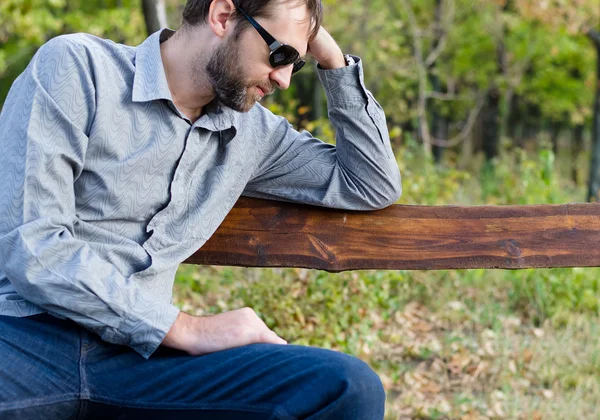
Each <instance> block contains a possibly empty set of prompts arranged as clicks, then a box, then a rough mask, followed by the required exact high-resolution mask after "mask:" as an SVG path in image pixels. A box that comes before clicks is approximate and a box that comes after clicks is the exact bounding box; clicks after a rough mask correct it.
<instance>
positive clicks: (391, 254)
mask: <svg viewBox="0 0 600 420" xmlns="http://www.w3.org/2000/svg"><path fill="white" fill-rule="evenodd" d="M186 263H193V264H212V265H237V266H246V267H304V268H316V269H321V270H326V271H331V272H339V271H345V270H358V269H383V270H438V269H460V268H507V269H522V268H536V267H592V266H595V267H597V266H600V204H563V205H534V206H474V207H461V206H437V207H423V206H401V205H395V206H391V207H389V208H387V209H384V210H379V211H373V212H351V211H343V210H332V209H324V208H319V207H310V206H303V205H297V204H288V203H280V202H274V201H266V200H256V199H250V198H242V199H240V200H239V201H238V203H237V204H236V205H235V207H234V208H233V210H232V211H231V212H230V214H229V215H228V216H227V218H226V219H225V221H224V222H223V224H222V225H221V226H220V227H219V229H218V230H217V232H216V233H215V235H213V237H212V238H211V239H210V240H209V241H208V242H207V243H206V244H205V245H204V246H203V247H202V249H200V250H199V251H198V252H196V253H195V254H194V255H193V256H192V257H191V258H190V259H188V260H187V261H186Z"/></svg>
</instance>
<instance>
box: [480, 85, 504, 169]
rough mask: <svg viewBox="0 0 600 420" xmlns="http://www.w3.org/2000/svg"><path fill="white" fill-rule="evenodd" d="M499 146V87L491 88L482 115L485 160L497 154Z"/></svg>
mask: <svg viewBox="0 0 600 420" xmlns="http://www.w3.org/2000/svg"><path fill="white" fill-rule="evenodd" d="M499 146H500V89H498V88H494V89H491V90H490V92H489V93H488V98H487V105H486V107H485V111H484V116H483V152H484V153H485V160H486V161H490V160H492V159H493V158H495V157H496V156H498V151H499Z"/></svg>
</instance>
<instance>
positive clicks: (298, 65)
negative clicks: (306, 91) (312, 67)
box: [292, 60, 306, 74]
mask: <svg viewBox="0 0 600 420" xmlns="http://www.w3.org/2000/svg"><path fill="white" fill-rule="evenodd" d="M305 64H306V61H304V60H298V61H296V62H295V63H294V69H293V70H292V74H296V73H298V72H299V71H300V70H302V67H304V65H305Z"/></svg>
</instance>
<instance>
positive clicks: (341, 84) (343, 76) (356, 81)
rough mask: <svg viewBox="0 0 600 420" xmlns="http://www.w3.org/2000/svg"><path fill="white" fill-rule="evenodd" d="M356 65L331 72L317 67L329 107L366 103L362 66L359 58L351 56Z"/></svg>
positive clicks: (366, 96)
mask: <svg viewBox="0 0 600 420" xmlns="http://www.w3.org/2000/svg"><path fill="white" fill-rule="evenodd" d="M352 57H353V58H354V61H355V62H356V64H353V65H350V66H346V67H340V68H338V69H333V70H324V69H322V68H320V67H319V66H317V74H318V75H319V79H320V80H321V84H322V85H323V87H324V88H325V93H326V95H327V102H328V103H329V105H331V106H341V107H344V106H347V105H352V106H356V105H357V104H360V105H365V104H366V103H367V101H368V95H367V89H366V87H365V82H364V73H363V64H362V60H361V59H360V58H359V57H356V56H352Z"/></svg>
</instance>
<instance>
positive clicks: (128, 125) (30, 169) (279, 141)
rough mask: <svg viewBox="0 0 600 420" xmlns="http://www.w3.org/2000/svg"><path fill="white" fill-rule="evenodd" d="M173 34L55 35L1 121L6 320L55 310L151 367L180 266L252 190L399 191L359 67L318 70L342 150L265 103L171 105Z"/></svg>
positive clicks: (0, 310) (378, 200)
mask: <svg viewBox="0 0 600 420" xmlns="http://www.w3.org/2000/svg"><path fill="white" fill-rule="evenodd" d="M171 34H172V31H169V30H163V31H159V32H157V33H155V34H154V35H152V36H150V37H149V38H148V39H147V40H146V41H144V42H143V43H142V44H141V45H140V46H138V47H135V48H134V47H129V46H124V45H119V44H115V43H113V42H111V41H108V40H103V39H99V38H97V37H94V36H91V35H86V34H75V35H65V36H60V37H57V38H54V39H53V40H51V41H49V42H48V43H46V44H45V45H44V46H42V47H41V48H40V50H39V51H38V52H37V53H36V55H35V56H34V58H33V59H32V61H31V63H30V64H29V66H28V67H27V69H26V70H25V71H24V72H23V74H21V75H20V76H19V77H18V78H17V80H16V81H15V82H14V84H13V86H12V88H11V90H10V93H9V95H8V97H7V100H6V102H5V104H4V107H3V109H2V113H1V114H0V315H8V316H29V315H33V314H38V313H44V312H48V313H51V314H53V315H56V316H58V317H64V318H69V319H72V320H74V321H75V322H77V323H79V324H80V325H82V326H84V327H85V328H88V329H90V330H92V331H94V332H96V333H98V334H99V335H100V336H101V337H102V338H103V339H104V340H106V341H109V342H112V343H116V344H122V345H128V346H131V347H132V348H133V349H135V350H136V351H137V352H139V353H140V354H141V355H142V356H144V357H149V356H150V355H151V354H152V352H154V350H155V349H156V348H157V347H158V346H159V345H160V343H161V342H162V340H163V338H164V337H165V335H166V334H167V332H168V331H169V329H170V328H171V326H172V325H173V323H174V322H175V319H176V318H177V315H178V314H179V309H178V308H177V307H176V306H174V305H173V304H172V302H171V299H172V286H173V281H174V278H175V272H176V270H177V267H178V265H179V264H180V263H181V262H182V261H184V260H185V259H187V258H188V257H189V256H190V255H191V254H193V253H194V252H195V251H196V250H197V249H199V248H200V247H201V246H202V245H203V244H204V243H205V242H206V240H207V239H208V238H209V237H210V236H211V235H212V234H213V232H214V231H215V230H216V229H217V227H218V226H219V224H220V223H221V222H222V221H223V219H224V218H225V216H226V215H227V213H228V212H229V210H230V209H231V208H232V206H233V205H234V204H235V202H236V201H237V199H238V198H239V197H240V195H242V194H244V195H247V196H252V197H260V198H267V199H277V200H283V201H291V202H301V203H308V204H313V205H319V206H327V207H335V208H343V209H352V210H369V209H377V208H382V207H385V206H388V205H390V204H392V203H393V202H394V201H396V200H397V199H398V197H399V196H400V192H401V187H400V174H399V171H398V165H397V163H396V160H395V157H394V154H393V152H392V149H391V146H390V142H389V137H388V132H387V129H386V124H385V116H384V113H383V111H382V109H381V107H380V106H379V104H378V103H377V102H376V101H375V99H374V98H373V96H372V95H371V94H370V93H369V92H368V91H367V89H366V88H365V86H364V82H363V70H362V62H361V61H360V60H358V59H357V60H358V63H357V64H355V65H352V66H348V67H346V68H341V69H335V70H327V71H324V70H318V72H319V77H320V80H321V83H322V84H323V86H324V88H325V92H326V95H327V99H328V107H329V117H330V119H331V122H332V124H333V126H334V128H335V130H336V133H337V139H336V146H333V145H330V144H327V143H324V142H321V141H320V140H318V139H315V138H313V137H312V136H311V135H310V134H309V133H307V132H298V131H296V130H294V129H293V128H292V127H291V126H290V124H289V123H288V122H287V121H286V120H285V119H284V118H281V117H278V116H275V115H273V114H272V113H271V112H269V111H268V110H267V109H265V108H264V107H262V106H260V105H259V104H257V105H255V106H254V107H253V108H252V110H251V111H250V112H248V113H237V112H234V111H233V110H231V109H229V108H226V107H223V106H220V105H219V104H216V103H215V104H210V105H209V106H207V107H206V110H205V111H206V112H205V113H204V115H203V116H202V117H201V118H199V119H198V120H197V121H195V122H191V121H190V120H189V119H188V118H187V117H186V116H185V115H184V114H182V113H181V112H180V111H179V110H178V109H177V107H176V106H175V105H174V103H173V98H172V96H171V92H170V91H169V87H168V85H167V79H166V77H165V72H164V68H163V63H162V59H161V54H160V42H161V41H164V40H165V39H166V38H168V37H169V36H170V35H171Z"/></svg>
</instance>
